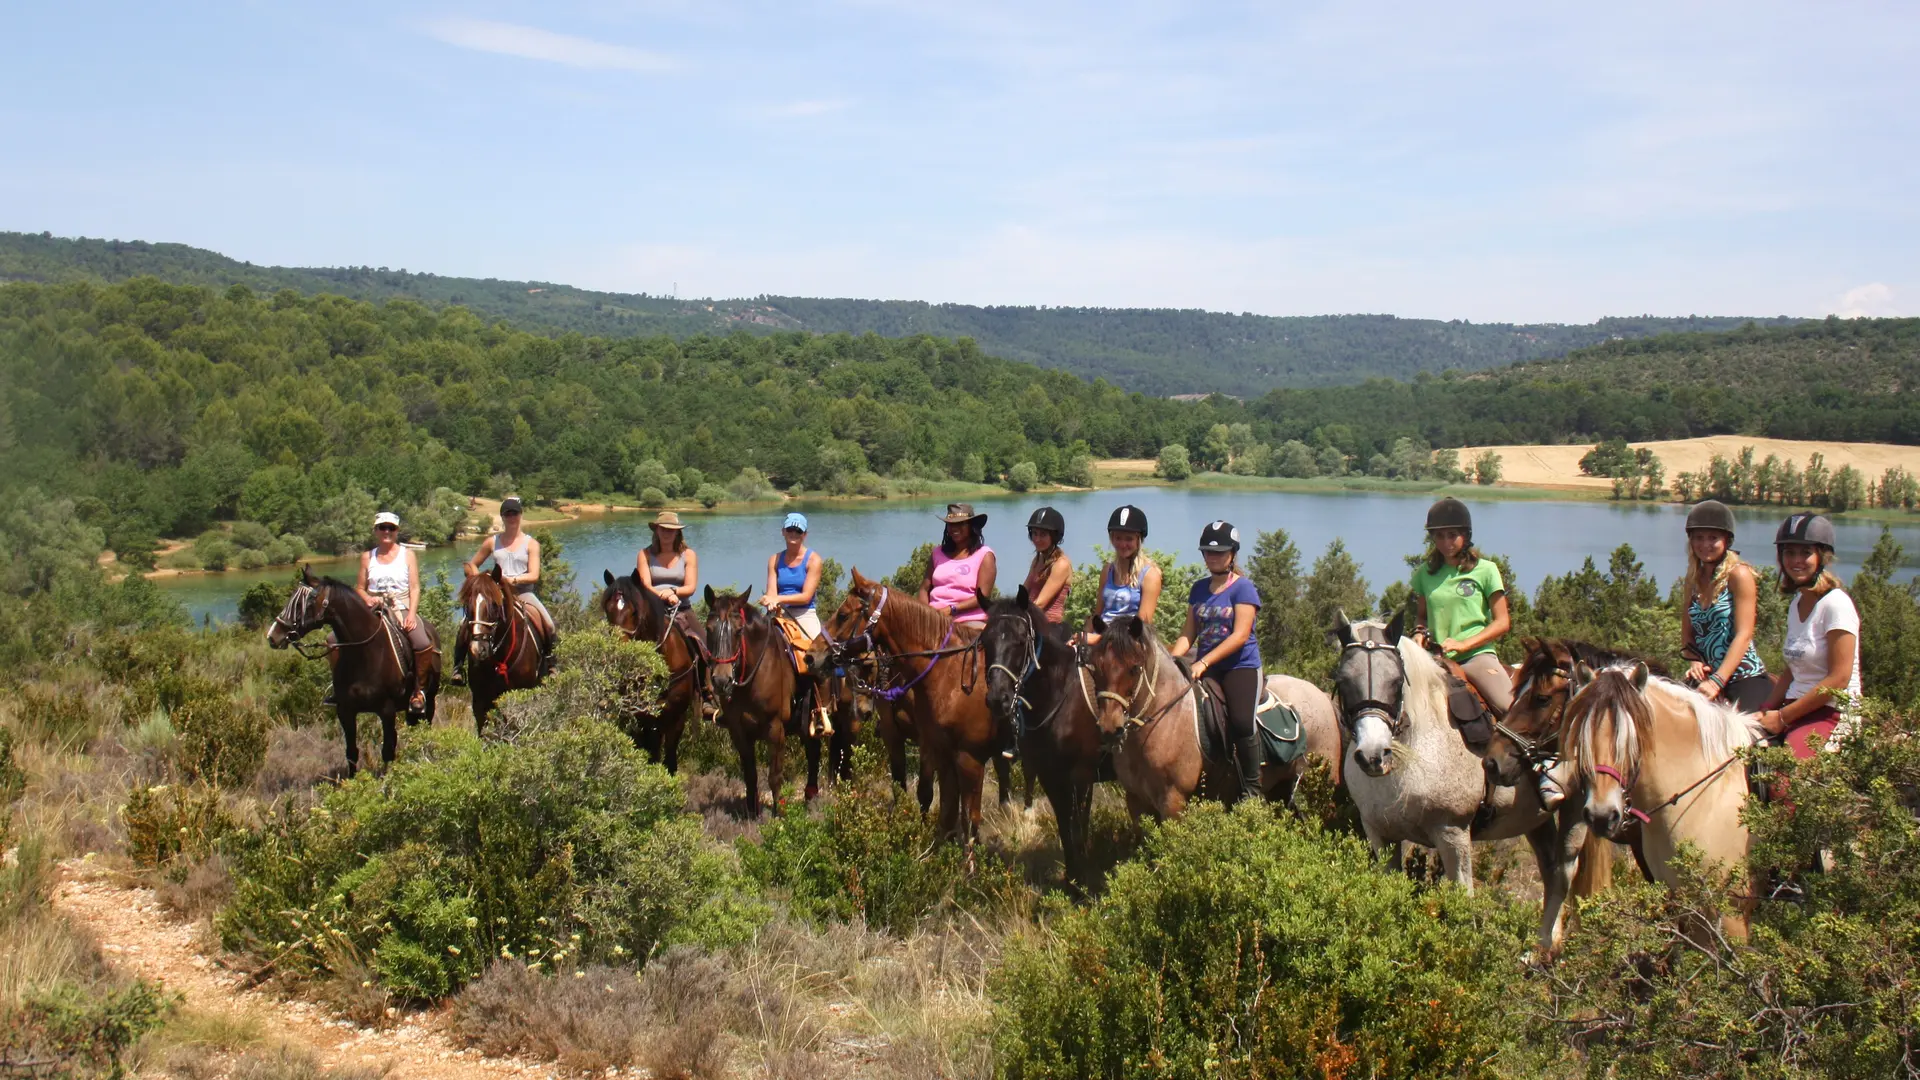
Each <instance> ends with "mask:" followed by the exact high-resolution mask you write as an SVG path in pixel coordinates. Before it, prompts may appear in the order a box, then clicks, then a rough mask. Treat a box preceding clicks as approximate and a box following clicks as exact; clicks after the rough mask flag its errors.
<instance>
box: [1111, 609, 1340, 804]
mask: <svg viewBox="0 0 1920 1080" xmlns="http://www.w3.org/2000/svg"><path fill="white" fill-rule="evenodd" d="M1087 628H1088V629H1089V630H1091V631H1093V632H1094V633H1097V634H1099V635H1100V641H1099V643H1097V644H1096V645H1094V647H1093V649H1092V652H1091V655H1090V657H1089V660H1088V667H1089V668H1091V669H1092V673H1093V678H1092V679H1091V680H1090V687H1091V690H1092V693H1093V695H1094V697H1095V698H1096V699H1097V708H1096V712H1095V715H1096V716H1097V718H1098V722H1099V728H1100V733H1101V737H1102V738H1103V739H1104V740H1105V741H1106V743H1107V745H1108V746H1109V747H1113V748H1115V756H1114V772H1115V773H1116V774H1117V775H1118V777H1119V779H1120V786H1121V787H1122V788H1124V789H1126V792H1127V808H1128V809H1129V810H1131V811H1132V812H1133V813H1134V814H1135V816H1138V815H1141V814H1148V813H1151V814H1153V815H1155V816H1156V817H1159V818H1161V819H1163V820H1164V819H1167V818H1175V817H1179V816H1180V815H1181V814H1182V813H1185V812H1186V808H1187V803H1188V802H1189V801H1191V800H1192V798H1193V797H1194V795H1195V793H1203V794H1204V792H1201V785H1202V784H1203V783H1207V782H1210V783H1211V785H1212V786H1211V788H1210V789H1209V790H1210V791H1211V792H1213V793H1215V794H1219V795H1222V796H1225V795H1227V794H1229V793H1230V792H1233V791H1237V790H1239V786H1240V778H1239V773H1238V772H1237V771H1235V769H1234V766H1233V764H1232V763H1231V762H1220V763H1218V767H1214V763H1212V762H1209V761H1208V760H1207V759H1206V754H1205V752H1204V751H1203V750H1202V749H1201V745H1200V725H1199V716H1198V709H1197V708H1196V706H1195V702H1194V692H1195V691H1194V683H1193V680H1192V679H1190V678H1189V677H1188V676H1187V673H1186V671H1185V670H1184V669H1182V668H1181V666H1180V665H1179V664H1178V663H1177V662H1176V661H1175V660H1174V658H1173V656H1172V654H1170V653H1168V652H1167V647H1166V645H1165V644H1163V643H1162V642H1161V641H1160V637H1159V635H1158V634H1156V633H1155V632H1154V629H1153V626H1152V625H1151V624H1150V623H1147V622H1145V621H1144V620H1142V619H1140V618H1139V617H1137V616H1131V615H1129V616H1126V617H1123V618H1119V619H1115V620H1113V621H1112V622H1107V621H1104V620H1102V619H1101V618H1100V617H1099V616H1097V615H1096V616H1095V617H1094V618H1093V619H1091V620H1089V622H1088V624H1087ZM1266 688H1267V690H1268V691H1269V692H1271V693H1272V694H1273V695H1274V696H1275V697H1278V698H1279V699H1280V700H1281V701H1283V702H1285V703H1286V704H1287V705H1288V706H1290V707H1292V709H1293V710H1294V711H1295V712H1296V713H1298V714H1299V716H1300V723H1301V726H1302V727H1303V728H1304V729H1305V738H1306V740H1307V752H1308V754H1312V755H1313V756H1315V757H1318V758H1320V759H1321V760H1322V761H1325V762H1326V763H1327V765H1328V766H1329V767H1330V768H1331V769H1332V773H1333V777H1334V780H1335V782H1336V783H1337V782H1338V781H1339V778H1340V769H1341V764H1340V733H1339V721H1338V718H1337V716H1336V714H1335V713H1334V708H1333V701H1332V699H1330V698H1328V697H1327V695H1326V692H1325V691H1323V690H1321V689H1320V688H1319V687H1317V686H1315V685H1313V684H1312V683H1310V682H1307V681H1306V680H1304V679H1296V678H1293V677H1292V676H1290V675H1270V676H1268V677H1267V680H1266ZM1306 762H1307V754H1302V755H1301V756H1299V757H1298V758H1295V759H1294V760H1293V761H1291V762H1288V763H1287V764H1285V765H1266V766H1263V767H1262V768H1261V770H1260V787H1261V790H1262V791H1264V792H1265V793H1266V796H1267V798H1268V799H1286V800H1291V798H1292V796H1293V791H1294V788H1295V786H1296V785H1297V784H1298V783H1299V781H1300V776H1301V774H1302V773H1303V772H1304V771H1305V768H1306ZM1213 773H1217V774H1218V775H1217V776H1212V775H1210V774H1213Z"/></svg>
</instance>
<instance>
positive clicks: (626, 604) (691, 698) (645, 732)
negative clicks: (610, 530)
mask: <svg viewBox="0 0 1920 1080" xmlns="http://www.w3.org/2000/svg"><path fill="white" fill-rule="evenodd" d="M601 576H602V577H604V578H605V579H606V583H607V587H606V588H605V589H604V590H602V591H601V593H600V611H601V613H602V614H604V615H605V616H606V617H607V622H608V623H609V624H610V625H612V626H613V628H614V629H616V630H618V631H620V632H621V633H622V634H625V635H626V636H627V639H628V640H629V641H646V642H651V643H652V644H653V646H654V648H656V649H658V650H659V651H660V659H662V660H664V661H666V664H667V686H666V690H665V691H664V692H663V693H662V694H661V702H660V711H659V712H658V713H654V714H650V715H642V716H641V717H640V720H639V728H638V731H637V732H636V734H635V741H636V742H638V743H639V744H640V749H642V750H645V751H646V752H647V756H648V757H651V758H652V759H653V760H654V761H656V762H659V763H660V764H662V765H664V766H666V769H667V771H668V772H678V771H679V769H680V736H681V735H683V734H685V733H686V730H687V720H688V718H689V717H692V716H694V715H695V710H697V709H698V708H699V703H700V677H699V667H698V663H697V661H698V660H699V656H698V653H697V651H696V650H697V649H698V647H699V646H698V644H697V643H696V642H694V641H693V640H692V639H691V638H689V637H688V636H687V632H686V630H685V628H683V627H682V626H681V625H680V623H679V621H678V620H676V619H674V618H672V617H670V615H669V613H668V612H667V605H666V602H665V601H664V600H661V599H660V597H659V596H658V595H657V594H655V593H654V591H653V590H652V589H647V588H642V587H641V585H640V583H639V582H638V581H635V580H634V577H633V575H632V574H623V575H621V576H620V577H617V578H616V577H614V576H613V571H611V570H607V571H603V572H602V575H601Z"/></svg>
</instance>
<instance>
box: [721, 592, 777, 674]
mask: <svg viewBox="0 0 1920 1080" xmlns="http://www.w3.org/2000/svg"><path fill="white" fill-rule="evenodd" d="M737 614H738V617H737V618H735V619H726V618H714V619H711V620H709V621H708V623H707V631H708V633H712V632H713V631H714V630H716V629H720V628H722V627H724V628H726V629H727V630H728V631H730V632H731V633H732V634H733V635H734V639H733V652H732V653H730V654H729V655H726V656H715V655H713V653H712V651H711V650H710V649H709V650H708V652H707V662H708V664H709V665H710V667H709V671H708V675H709V677H711V676H712V675H713V674H717V672H718V669H719V668H720V667H721V666H723V665H733V664H739V663H742V662H744V659H745V657H746V652H747V605H746V604H745V602H744V601H743V602H742V603H741V605H740V608H739V611H738V613H737ZM769 642H771V638H769ZM772 651H773V647H772V645H771V643H769V644H768V645H767V646H765V647H762V648H761V650H760V651H759V653H757V654H756V655H755V656H754V658H753V664H752V666H751V667H748V668H747V670H746V671H745V672H744V673H743V674H742V675H741V676H740V677H739V678H737V679H735V680H734V681H733V686H734V689H735V690H738V689H742V688H745V687H749V686H752V685H753V681H754V679H755V678H756V677H757V676H758V675H759V674H760V665H761V664H763V663H765V662H766V659H767V654H768V653H770V652H772ZM715 693H716V695H717V694H718V689H717V688H716V689H715ZM725 696H726V697H727V698H731V697H732V696H733V692H732V691H731V690H730V691H728V692H727V694H726V695H725Z"/></svg>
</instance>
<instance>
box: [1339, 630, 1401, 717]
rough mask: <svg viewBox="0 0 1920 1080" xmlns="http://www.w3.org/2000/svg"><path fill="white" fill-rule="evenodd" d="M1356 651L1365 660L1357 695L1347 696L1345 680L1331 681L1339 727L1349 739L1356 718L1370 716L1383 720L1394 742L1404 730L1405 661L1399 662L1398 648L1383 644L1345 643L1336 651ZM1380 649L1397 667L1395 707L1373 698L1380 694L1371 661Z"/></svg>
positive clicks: (1371, 642)
mask: <svg viewBox="0 0 1920 1080" xmlns="http://www.w3.org/2000/svg"><path fill="white" fill-rule="evenodd" d="M1356 649H1357V650H1359V653H1360V655H1361V656H1362V657H1363V658H1365V660H1366V669H1367V673H1366V686H1365V688H1364V689H1363V690H1361V691H1360V692H1359V693H1358V694H1350V693H1349V692H1348V688H1347V683H1346V681H1345V680H1336V681H1335V689H1337V690H1338V691H1339V692H1340V716H1341V720H1340V722H1341V725H1342V726H1343V727H1345V728H1346V729H1347V733H1348V735H1349V736H1351V735H1352V734H1353V728H1354V724H1355V723H1356V722H1358V721H1359V719H1360V717H1362V716H1365V715H1367V714H1369V713H1371V714H1373V715H1374V716H1378V717H1379V718H1380V719H1381V720H1383V721H1385V722H1386V725H1387V730H1388V732H1390V733H1391V734H1392V735H1393V737H1394V738H1396V739H1397V738H1399V737H1400V735H1401V733H1402V732H1403V731H1405V730H1406V726H1407V711H1406V707H1405V705H1406V694H1405V692H1404V691H1405V688H1406V685H1407V665H1406V662H1405V661H1403V660H1401V659H1400V649H1399V647H1398V646H1397V645H1390V644H1388V643H1387V642H1384V641H1349V642H1347V643H1346V644H1345V645H1343V646H1341V649H1340V651H1341V652H1342V653H1348V652H1352V651H1354V650H1356ZM1382 650H1385V651H1386V652H1388V653H1391V654H1392V656H1393V661H1394V663H1396V664H1399V665H1400V677H1399V679H1398V684H1399V686H1400V688H1401V690H1402V693H1401V695H1400V698H1401V700H1400V704H1398V705H1395V704H1390V703H1388V702H1387V701H1385V700H1383V699H1382V698H1380V697H1378V696H1377V695H1378V694H1379V693H1380V692H1381V691H1380V680H1378V679H1376V678H1374V674H1373V661H1374V658H1375V655H1376V654H1378V653H1379V652H1381V651H1382Z"/></svg>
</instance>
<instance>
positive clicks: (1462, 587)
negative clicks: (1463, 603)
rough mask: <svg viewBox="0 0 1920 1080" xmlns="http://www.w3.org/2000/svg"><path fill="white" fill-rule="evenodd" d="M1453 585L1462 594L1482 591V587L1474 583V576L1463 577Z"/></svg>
mask: <svg viewBox="0 0 1920 1080" xmlns="http://www.w3.org/2000/svg"><path fill="white" fill-rule="evenodd" d="M1453 587H1454V590H1455V591H1456V592H1458V593H1459V594H1460V595H1461V596H1472V595H1473V594H1474V593H1477V592H1479V591H1480V587H1479V586H1478V585H1476V584H1474V581H1473V579H1472V578H1461V579H1460V580H1459V581H1458V582H1456V583H1455V584H1454V586H1453Z"/></svg>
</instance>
